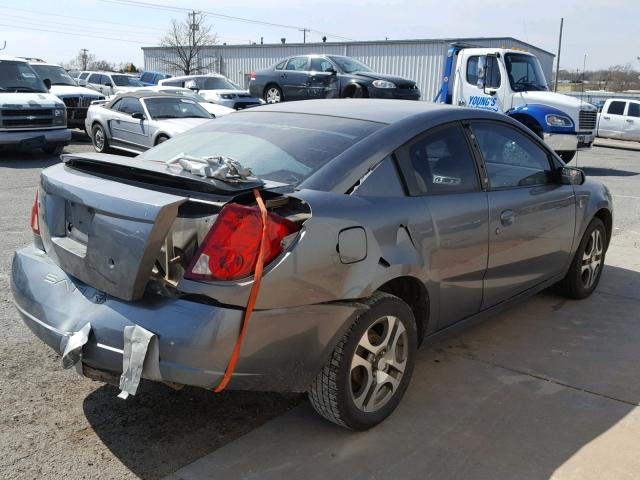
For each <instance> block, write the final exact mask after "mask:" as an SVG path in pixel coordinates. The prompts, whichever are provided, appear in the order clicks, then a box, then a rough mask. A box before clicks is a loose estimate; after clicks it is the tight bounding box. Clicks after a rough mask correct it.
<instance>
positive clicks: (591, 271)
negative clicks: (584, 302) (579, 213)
mask: <svg viewBox="0 0 640 480" xmlns="http://www.w3.org/2000/svg"><path fill="white" fill-rule="evenodd" d="M606 245H607V231H606V229H605V226H604V223H602V220H600V219H599V218H594V219H593V220H591V223H589V226H588V227H587V229H586V230H585V232H584V235H583V236H582V240H581V241H580V245H578V250H576V254H575V256H574V257H573V261H572V262H571V266H570V267H569V271H568V272H567V275H566V276H565V277H564V278H563V279H562V280H561V281H560V282H558V283H557V284H556V290H557V291H558V293H560V294H562V295H564V296H566V297H569V298H574V299H577V300H581V299H583V298H587V297H588V296H589V295H591V294H592V293H593V291H594V290H595V289H596V287H597V286H598V283H599V282H600V277H601V275H602V270H603V268H604V258H605V254H606Z"/></svg>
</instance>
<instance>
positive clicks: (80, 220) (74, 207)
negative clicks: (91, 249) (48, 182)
mask: <svg viewBox="0 0 640 480" xmlns="http://www.w3.org/2000/svg"><path fill="white" fill-rule="evenodd" d="M64 210H65V212H64V229H65V236H66V237H68V238H70V239H71V240H75V241H76V242H78V243H80V244H82V245H85V246H86V245H87V243H88V241H89V230H90V228H91V222H92V221H93V215H94V213H95V212H94V210H93V208H90V207H87V206H86V205H81V204H78V203H76V202H71V201H69V200H67V201H66V202H65V209H64Z"/></svg>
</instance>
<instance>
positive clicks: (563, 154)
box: [556, 150, 576, 163]
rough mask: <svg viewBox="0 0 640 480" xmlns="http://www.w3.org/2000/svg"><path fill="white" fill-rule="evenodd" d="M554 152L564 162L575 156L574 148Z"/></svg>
mask: <svg viewBox="0 0 640 480" xmlns="http://www.w3.org/2000/svg"><path fill="white" fill-rule="evenodd" d="M556 153H557V154H558V156H559V157H560V158H561V159H562V161H563V162H564V163H569V162H570V161H571V160H573V157H575V156H576V151H575V150H567V151H562V152H556Z"/></svg>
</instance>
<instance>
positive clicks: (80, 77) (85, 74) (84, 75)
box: [78, 72, 89, 80]
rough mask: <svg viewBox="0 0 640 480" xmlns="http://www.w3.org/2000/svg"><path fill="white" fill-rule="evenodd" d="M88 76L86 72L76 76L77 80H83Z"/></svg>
mask: <svg viewBox="0 0 640 480" xmlns="http://www.w3.org/2000/svg"><path fill="white" fill-rule="evenodd" d="M88 76H89V73H88V72H83V73H81V74H80V75H79V76H78V78H79V79H81V80H84V79H85V78H87V77H88Z"/></svg>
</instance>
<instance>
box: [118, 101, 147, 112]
mask: <svg viewBox="0 0 640 480" xmlns="http://www.w3.org/2000/svg"><path fill="white" fill-rule="evenodd" d="M118 110H119V111H120V112H122V113H126V114H127V115H132V114H134V113H144V110H143V109H142V104H141V103H140V100H138V99H137V98H131V97H125V98H123V99H122V101H121V102H120V105H119V108H118Z"/></svg>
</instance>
